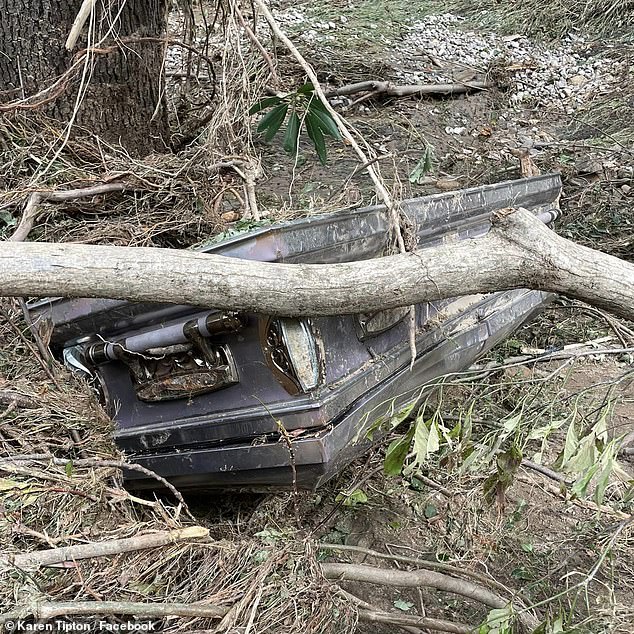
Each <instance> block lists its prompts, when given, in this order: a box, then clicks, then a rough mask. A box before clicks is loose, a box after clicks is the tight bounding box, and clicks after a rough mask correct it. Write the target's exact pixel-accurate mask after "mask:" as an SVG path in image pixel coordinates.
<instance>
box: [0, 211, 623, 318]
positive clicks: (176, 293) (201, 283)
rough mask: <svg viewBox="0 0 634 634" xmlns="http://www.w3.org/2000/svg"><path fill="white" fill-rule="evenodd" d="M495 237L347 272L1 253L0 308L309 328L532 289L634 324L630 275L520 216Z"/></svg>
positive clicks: (95, 251)
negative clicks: (217, 316) (338, 317)
mask: <svg viewBox="0 0 634 634" xmlns="http://www.w3.org/2000/svg"><path fill="white" fill-rule="evenodd" d="M492 225H493V226H492V228H491V230H490V231H489V233H487V234H486V235H485V236H483V237H481V238H476V239H473V240H462V241H459V242H455V243H446V244H442V245H439V246H436V247H431V248H426V249H422V250H419V251H415V252H413V253H407V254H399V255H393V256H388V257H383V258H376V259H372V260H366V261H362V262H350V263H341V264H277V263H275V264H274V263H266V262H254V261H249V260H241V259H237V258H228V257H223V256H218V255H211V254H204V253H196V252H192V251H175V250H170V249H153V248H135V247H111V246H91V245H80V244H47V243H10V242H4V243H2V246H1V247H0V296H33V295H35V296H45V295H56V296H65V297H103V298H112V299H125V300H130V301H153V302H169V303H177V304H191V305H197V306H208V307H213V308H218V309H226V310H241V311H249V312H256V313H264V314H269V315H287V316H302V315H304V316H305V315H308V316H310V315H332V314H354V313H362V312H372V311H377V310H382V309H387V308H395V307H398V306H409V305H412V304H418V303H420V302H424V301H434V300H440V299H444V298H448V297H458V296H462V295H470V294H475V293H486V292H493V291H502V290H509V289H515V288H530V289H538V290H543V291H549V292H553V293H559V294H561V295H566V296H568V297H572V298H575V299H579V300H582V301H584V302H587V303H589V304H593V305H595V306H597V307H599V308H603V309H605V310H607V311H609V312H611V313H613V314H615V315H617V316H619V317H623V318H625V319H630V320H631V319H634V264H631V263H629V262H625V261H623V260H620V259H618V258H616V257H613V256H611V255H608V254H606V253H603V252H600V251H596V250H594V249H590V248H588V247H585V246H581V245H578V244H575V243H574V242H571V241H570V240H567V239H565V238H563V237H561V236H558V235H557V234H556V233H555V232H553V231H552V230H550V229H549V228H548V227H546V226H545V225H543V224H542V223H541V222H540V221H539V220H538V219H536V218H535V217H534V216H533V215H532V214H531V213H530V212H528V211H526V210H524V209H505V210H500V211H498V212H495V213H494V214H493V217H492Z"/></svg>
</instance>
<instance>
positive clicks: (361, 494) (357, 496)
mask: <svg viewBox="0 0 634 634" xmlns="http://www.w3.org/2000/svg"><path fill="white" fill-rule="evenodd" d="M342 501H343V504H344V506H356V505H357V504H365V503H366V502H367V501H368V496H367V495H366V494H365V491H363V489H356V490H355V491H353V492H352V493H350V494H349V495H346V494H345V493H339V494H338V495H337V497H336V498H335V502H342Z"/></svg>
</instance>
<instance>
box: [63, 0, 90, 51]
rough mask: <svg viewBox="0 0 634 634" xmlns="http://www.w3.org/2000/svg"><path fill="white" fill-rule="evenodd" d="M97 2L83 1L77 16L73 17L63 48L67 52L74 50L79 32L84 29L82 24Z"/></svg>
mask: <svg viewBox="0 0 634 634" xmlns="http://www.w3.org/2000/svg"><path fill="white" fill-rule="evenodd" d="M96 3H97V0H84V1H83V3H82V5H81V7H80V9H79V11H78V12H77V15H76V16H75V20H74V21H73V26H72V28H71V30H70V32H69V33H68V37H67V38H66V44H65V47H66V49H67V50H69V51H72V50H73V49H74V48H75V44H77V40H78V39H79V34H80V33H81V30H82V29H83V28H84V24H86V20H87V19H88V16H89V15H90V14H91V12H92V11H93V9H94V8H95V4H96Z"/></svg>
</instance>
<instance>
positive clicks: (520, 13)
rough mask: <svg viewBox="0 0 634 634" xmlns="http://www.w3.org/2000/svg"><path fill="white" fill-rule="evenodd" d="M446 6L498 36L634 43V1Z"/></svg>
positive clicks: (495, 0)
mask: <svg viewBox="0 0 634 634" xmlns="http://www.w3.org/2000/svg"><path fill="white" fill-rule="evenodd" d="M436 4H439V3H436ZM442 5H443V6H444V7H445V8H447V7H448V6H449V7H450V8H451V10H453V11H455V12H457V13H460V14H462V15H464V16H468V17H471V18H472V19H473V20H474V21H476V22H477V23H478V24H479V25H481V26H484V27H486V28H488V29H492V30H496V31H498V32H506V33H523V34H527V35H531V36H536V37H542V38H544V39H557V38H562V37H565V36H566V35H567V34H568V33H574V34H576V35H583V36H584V37H586V38H588V39H594V38H600V37H603V36H608V37H610V38H611V39H615V38H616V37H618V36H620V37H622V38H623V40H625V41H632V39H633V37H634V30H633V27H634V4H633V3H632V2H631V0H608V1H607V2H606V1H605V0H552V1H551V2H547V3H545V2H539V1H534V0H528V1H527V2H508V1H504V0H502V2H500V1H499V0H483V1H482V2H478V3H473V2H468V1H466V0H451V1H450V2H449V3H442Z"/></svg>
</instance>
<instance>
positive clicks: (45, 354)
mask: <svg viewBox="0 0 634 634" xmlns="http://www.w3.org/2000/svg"><path fill="white" fill-rule="evenodd" d="M17 301H18V304H19V305H20V309H21V310H22V316H23V317H24V321H25V322H26V325H27V326H28V328H29V331H30V333H31V336H32V337H33V339H34V340H35V345H36V346H37V349H38V350H39V351H40V354H41V355H42V359H44V361H46V363H47V364H48V367H49V368H51V369H52V368H53V365H54V363H55V359H53V355H52V354H51V351H50V350H49V349H48V346H47V345H46V344H45V343H44V340H43V339H42V336H41V335H40V332H39V330H38V329H37V328H36V326H35V324H34V323H33V320H32V319H31V314H30V313H29V309H28V308H27V305H26V302H25V301H24V298H23V297H18V298H17Z"/></svg>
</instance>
